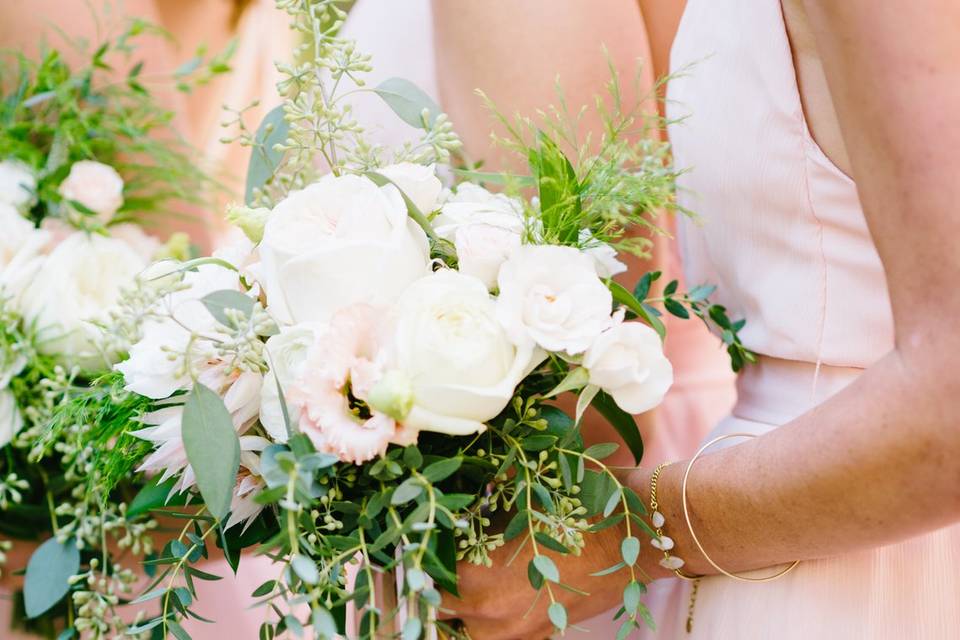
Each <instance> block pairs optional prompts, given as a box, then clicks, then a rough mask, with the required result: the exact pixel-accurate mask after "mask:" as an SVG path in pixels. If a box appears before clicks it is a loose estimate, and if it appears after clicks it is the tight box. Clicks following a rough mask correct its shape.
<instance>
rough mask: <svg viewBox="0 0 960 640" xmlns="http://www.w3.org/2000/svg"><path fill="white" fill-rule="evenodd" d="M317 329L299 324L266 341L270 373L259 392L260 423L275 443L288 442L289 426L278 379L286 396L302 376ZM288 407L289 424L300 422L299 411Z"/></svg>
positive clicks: (294, 406)
mask: <svg viewBox="0 0 960 640" xmlns="http://www.w3.org/2000/svg"><path fill="white" fill-rule="evenodd" d="M317 330H318V329H317V327H315V326H311V325H305V324H303V325H296V326H293V327H287V328H284V329H283V330H282V331H281V332H280V333H278V334H276V335H274V336H270V338H269V339H268V340H267V344H266V349H267V353H268V354H269V355H270V359H269V361H268V364H269V365H270V371H269V372H267V373H266V374H264V376H263V387H262V388H261V389H260V422H261V423H262V424H263V427H264V428H265V429H266V430H267V433H269V434H270V437H271V438H273V439H274V441H275V442H286V441H287V425H286V423H285V422H284V420H283V408H282V407H281V406H280V393H279V391H278V390H277V381H278V380H279V382H280V388H282V389H283V393H284V395H286V394H287V393H288V391H289V389H290V385H292V384H293V382H294V380H296V379H297V378H298V377H299V375H300V371H301V369H302V368H303V364H304V362H305V361H306V359H307V352H308V351H309V350H310V346H311V345H312V344H313V341H314V339H315V338H316V332H317ZM286 405H287V412H288V414H289V417H290V423H291V424H294V425H295V424H297V423H299V421H300V408H299V407H298V406H297V405H295V404H293V403H291V402H287V403H286Z"/></svg>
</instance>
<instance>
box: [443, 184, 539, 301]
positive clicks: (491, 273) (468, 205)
mask: <svg viewBox="0 0 960 640" xmlns="http://www.w3.org/2000/svg"><path fill="white" fill-rule="evenodd" d="M433 225H434V228H435V229H436V231H437V234H438V235H439V236H440V237H441V238H445V239H447V240H450V241H451V242H453V244H454V247H455V248H456V251H457V259H458V263H459V266H458V268H459V270H460V272H461V273H465V274H467V275H471V276H474V277H477V278H479V279H480V280H482V281H483V282H484V283H485V284H486V285H487V287H488V288H490V289H492V288H494V287H495V286H496V284H497V274H498V273H499V272H500V265H502V264H503V263H504V262H505V261H506V260H507V258H509V257H510V256H511V255H512V254H513V252H514V251H515V250H516V249H517V248H518V247H519V246H520V241H521V238H522V237H523V229H524V220H523V206H522V205H521V204H520V201H519V200H516V199H515V198H510V197H507V196H505V195H503V194H495V193H490V192H489V191H487V190H486V189H484V188H483V187H479V186H477V185H475V184H471V183H469V182H467V183H464V184H461V185H460V186H459V187H457V193H456V194H455V195H454V196H453V197H452V198H450V199H449V200H448V201H447V202H446V203H445V204H444V205H443V207H441V209H440V214H439V215H438V216H437V217H436V218H435V219H434V221H433Z"/></svg>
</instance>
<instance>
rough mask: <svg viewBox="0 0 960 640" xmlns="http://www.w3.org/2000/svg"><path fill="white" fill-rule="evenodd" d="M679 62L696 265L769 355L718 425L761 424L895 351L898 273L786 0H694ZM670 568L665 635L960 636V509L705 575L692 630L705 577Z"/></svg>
mask: <svg viewBox="0 0 960 640" xmlns="http://www.w3.org/2000/svg"><path fill="white" fill-rule="evenodd" d="M671 62H672V65H673V67H674V69H675V70H678V71H679V70H681V69H684V68H685V67H686V66H687V65H692V66H691V67H690V68H689V69H687V70H686V72H685V73H684V74H683V75H682V76H680V77H677V78H676V79H674V80H673V81H671V83H670V86H669V100H670V107H669V109H670V116H671V117H672V118H680V117H682V116H686V117H685V118H684V119H682V120H681V121H679V122H677V123H676V124H673V125H672V126H671V129H670V137H671V140H672V142H673V145H674V148H675V154H676V161H677V164H678V166H681V167H689V169H690V171H689V173H687V174H686V175H685V176H684V177H683V181H682V185H681V186H682V188H683V195H682V204H683V205H685V206H686V207H688V208H690V209H692V210H694V211H696V212H697V213H699V214H700V215H701V217H702V220H701V222H700V223H699V224H695V223H684V224H683V228H682V229H681V234H680V238H681V250H682V253H683V259H684V267H685V271H686V274H687V277H688V279H689V280H691V281H697V282H700V281H709V282H712V283H715V284H717V285H718V291H717V296H718V298H719V300H720V301H721V302H723V303H724V304H726V305H727V306H728V307H729V308H730V309H731V311H732V314H733V315H734V316H737V317H745V318H747V325H746V328H745V330H744V332H743V341H744V343H745V344H746V346H747V347H749V348H750V349H752V350H753V351H754V352H756V353H757V354H759V355H760V359H759V360H760V361H759V364H758V365H755V366H751V367H748V368H747V369H746V371H745V372H744V373H743V374H742V375H741V376H740V377H739V379H738V382H737V391H738V400H737V403H736V405H735V407H734V409H733V411H732V414H731V415H730V416H729V417H727V418H725V419H724V420H722V421H721V422H720V423H719V425H718V426H717V427H716V428H715V429H714V433H713V434H711V436H715V435H720V434H723V433H730V432H742V431H747V432H752V433H756V434H761V433H764V432H767V431H769V430H771V429H775V428H776V427H777V426H779V425H781V424H784V423H786V422H788V421H790V420H791V419H793V418H795V417H797V416H799V415H800V414H802V413H805V412H806V411H808V410H810V409H811V408H813V407H814V406H816V405H817V404H818V403H820V402H823V401H824V400H825V399H826V398H828V397H829V396H830V395H832V394H833V393H836V392H837V391H838V390H840V389H842V388H843V387H845V386H846V385H848V384H849V383H850V382H851V381H853V380H854V379H856V377H857V376H858V375H859V374H860V373H861V372H862V371H863V369H864V368H866V367H869V366H870V365H871V364H872V363H874V362H875V361H877V360H878V359H879V358H880V357H882V356H883V355H884V354H885V353H887V352H888V351H890V349H891V348H892V347H893V335H894V333H893V322H892V317H891V311H890V302H889V299H888V292H887V284H886V280H885V277H884V272H883V268H882V265H881V262H880V259H879V257H878V255H877V252H876V249H875V247H874V244H873V242H872V240H871V237H870V233H869V231H868V229H867V225H866V221H865V218H864V215H863V211H862V210H861V207H860V202H859V199H858V196H857V187H856V185H855V184H854V183H853V181H852V180H851V179H850V178H849V177H847V176H846V175H844V174H843V172H841V171H840V170H839V169H838V168H837V167H836V166H835V165H834V164H833V163H832V162H831V161H830V160H829V159H828V158H827V156H826V155H825V154H824V153H823V151H822V150H821V149H820V148H819V147H818V145H817V144H816V142H815V141H814V140H813V138H812V137H811V135H810V132H809V130H808V128H807V125H806V121H805V119H804V115H803V109H802V107H801V102H800V97H799V92H798V89H797V82H796V77H795V74H794V67H793V60H792V56H791V52H790V45H789V41H788V39H787V35H786V29H785V26H784V22H783V16H782V11H781V6H780V2H779V0H689V1H688V3H687V8H686V12H685V14H684V16H683V20H682V23H681V26H680V31H679V34H678V36H677V39H676V41H675V43H674V46H673V52H672V58H671ZM904 437H908V434H907V433H906V432H905V433H904ZM674 526H676V523H675V525H674ZM681 526H682V524H681ZM758 574H763V575H767V574H769V572H758ZM666 584H668V585H669V586H670V587H671V588H672V592H671V593H669V594H666V593H665V592H666V589H665V588H661V589H660V597H659V598H657V599H654V600H653V601H652V604H654V605H655V607H656V609H657V610H656V611H655V612H654V614H655V616H656V618H657V620H658V623H659V626H660V629H659V632H658V633H657V634H656V637H659V638H683V637H692V638H716V639H724V640H726V639H731V640H753V639H756V640H760V639H776V640H793V639H797V640H799V639H801V638H803V639H807V638H819V639H824V640H832V639H843V640H858V639H862V640H867V639H870V640H885V639H890V640H893V639H902V638H919V639H924V640H927V639H929V640H934V639H936V640H939V639H946V638H957V637H960V635H958V634H960V525H958V526H951V527H948V528H945V529H941V530H939V531H936V532H933V533H930V534H927V535H923V536H920V537H917V538H914V539H910V540H906V541H903V542H900V543H898V544H893V545H890V546H886V547H882V548H878V549H871V550H866V551H862V552H858V553H853V554H848V555H844V556H840V557H836V558H831V559H826V560H817V561H808V562H802V563H801V564H800V565H799V566H798V567H797V569H796V570H794V571H793V572H792V573H790V574H788V575H787V576H785V577H784V578H782V579H780V580H778V581H776V582H771V583H763V584H749V583H743V582H739V581H733V580H731V579H728V578H725V577H712V578H708V579H705V580H703V581H702V582H701V586H700V590H699V595H698V597H697V601H696V609H695V613H694V624H693V632H692V634H690V636H688V635H687V633H686V631H685V629H684V627H685V622H686V617H687V603H688V591H689V586H688V584H687V583H683V582H679V581H676V580H673V581H667V582H666Z"/></svg>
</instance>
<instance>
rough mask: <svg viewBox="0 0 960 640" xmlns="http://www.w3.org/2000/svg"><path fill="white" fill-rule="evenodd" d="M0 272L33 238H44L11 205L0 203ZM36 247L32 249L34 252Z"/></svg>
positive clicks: (29, 244) (31, 242) (42, 234)
mask: <svg viewBox="0 0 960 640" xmlns="http://www.w3.org/2000/svg"><path fill="white" fill-rule="evenodd" d="M0 229H3V232H2V233H0V271H2V270H4V269H6V268H7V267H8V266H9V265H10V264H11V263H12V262H13V261H14V259H16V258H17V256H18V255H20V254H21V253H22V252H23V250H24V248H25V247H28V246H32V245H34V244H35V243H34V242H33V240H34V239H35V238H40V237H46V235H47V234H44V233H43V232H41V231H40V230H39V229H37V228H36V227H35V226H34V224H33V223H32V222H30V221H29V220H27V219H26V218H24V217H23V216H22V215H21V214H20V212H19V211H17V209H16V208H14V206H13V205H10V204H7V203H6V202H0ZM37 248H38V247H35V246H34V247H33V249H34V252H36V249H37Z"/></svg>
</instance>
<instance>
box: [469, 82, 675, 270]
mask: <svg viewBox="0 0 960 640" xmlns="http://www.w3.org/2000/svg"><path fill="white" fill-rule="evenodd" d="M640 80H641V78H640V74H639V73H637V74H636V76H635V77H634V81H633V85H634V86H633V89H634V93H635V94H636V95H638V96H640V97H639V98H638V99H637V100H636V101H634V102H633V103H631V104H626V103H625V102H624V98H623V90H622V86H621V82H620V77H619V74H618V72H617V70H616V69H615V68H613V66H612V64H611V66H610V80H609V82H608V83H607V87H606V88H607V91H606V96H603V97H601V96H598V97H597V98H596V101H595V104H594V112H595V114H596V116H597V117H598V118H599V119H600V121H601V123H602V133H601V134H600V135H599V136H591V135H590V134H584V133H583V132H582V131H581V122H582V120H583V117H584V115H585V114H586V113H587V107H584V108H583V109H581V110H580V111H578V112H576V113H571V112H570V110H569V108H568V106H567V104H566V99H565V97H564V94H563V90H562V89H561V87H560V80H559V78H558V80H557V84H556V96H557V104H556V105H551V106H550V107H548V108H547V109H545V110H543V111H540V112H538V117H537V118H529V117H520V116H516V117H515V118H512V119H511V118H508V117H506V116H504V115H503V114H502V113H501V112H500V111H498V109H497V107H496V105H495V104H494V103H493V102H492V101H491V100H490V99H489V98H488V97H487V96H486V95H485V94H483V92H480V91H478V93H479V94H480V96H481V97H482V98H483V99H484V100H485V101H486V103H487V106H488V107H489V108H490V110H491V112H492V113H493V114H494V117H495V118H496V119H497V121H498V122H499V123H500V124H501V125H502V126H503V127H504V129H505V130H506V135H505V136H503V137H495V139H496V140H497V141H498V142H499V143H500V144H502V145H503V146H505V147H506V148H507V149H510V150H512V151H514V152H516V153H517V154H518V155H520V156H522V157H523V158H524V159H525V160H526V161H527V163H528V165H529V167H530V171H531V176H509V175H501V176H499V178H494V177H493V176H488V177H487V178H486V179H487V181H494V182H495V183H502V184H504V185H506V186H507V188H508V190H510V191H514V192H516V191H518V190H519V189H520V188H522V187H524V186H525V185H526V184H527V183H528V182H529V180H530V179H531V178H532V180H533V181H534V182H535V183H536V184H537V187H538V196H539V199H540V206H539V209H533V208H531V209H530V210H529V211H528V217H529V218H530V220H531V224H530V229H529V231H528V233H529V235H530V236H531V237H530V240H531V241H533V242H547V243H553V244H566V245H571V246H578V247H581V248H583V247H586V246H589V245H590V244H591V243H597V242H606V243H608V244H610V245H611V246H613V247H614V248H615V249H617V250H618V251H622V252H626V253H631V254H634V255H638V256H641V257H649V253H650V247H651V246H652V240H651V237H650V236H651V235H665V234H666V233H667V232H666V231H665V230H664V228H662V227H661V226H659V225H658V224H657V222H656V219H657V216H658V215H659V214H660V213H661V212H665V211H680V212H681V213H685V214H686V213H689V212H687V211H684V210H682V209H681V208H680V207H679V206H678V205H677V204H676V200H675V184H676V177H677V175H679V171H678V170H677V169H675V168H674V167H673V165H672V162H671V157H670V147H669V145H668V144H667V143H666V142H663V141H661V139H660V136H659V133H660V131H661V130H662V129H663V127H664V125H665V122H664V121H663V120H662V118H659V117H658V116H656V115H654V114H653V113H652V110H651V105H652V104H654V103H655V102H654V98H653V96H655V95H657V94H658V92H659V91H660V89H661V87H662V84H663V82H666V79H664V80H663V81H661V82H660V83H658V84H657V86H656V87H654V89H653V91H652V92H651V94H649V95H642V94H641V91H640V89H639V87H640ZM467 175H470V172H467ZM638 229H639V230H642V231H645V234H632V233H631V231H634V230H638Z"/></svg>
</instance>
